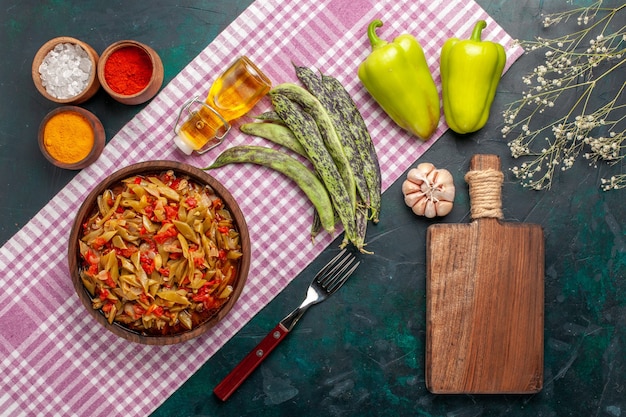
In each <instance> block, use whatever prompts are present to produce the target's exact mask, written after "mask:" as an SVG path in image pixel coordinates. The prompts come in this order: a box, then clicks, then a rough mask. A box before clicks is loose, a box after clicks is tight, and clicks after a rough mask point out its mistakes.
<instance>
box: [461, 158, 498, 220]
mask: <svg viewBox="0 0 626 417" xmlns="http://www.w3.org/2000/svg"><path fill="white" fill-rule="evenodd" d="M465 181H466V182H467V183H468V184H469V194H470V206H471V215H472V219H473V220H478V219H483V218H495V219H502V218H503V214H502V194H501V193H502V183H503V182H504V174H502V171H501V170H500V157H499V156H498V155H474V156H473V157H472V159H471V161H470V170H469V172H468V173H467V174H465Z"/></svg>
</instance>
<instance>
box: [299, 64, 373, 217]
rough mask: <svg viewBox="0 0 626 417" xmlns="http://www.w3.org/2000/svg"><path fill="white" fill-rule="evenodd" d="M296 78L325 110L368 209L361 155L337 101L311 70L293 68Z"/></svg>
mask: <svg viewBox="0 0 626 417" xmlns="http://www.w3.org/2000/svg"><path fill="white" fill-rule="evenodd" d="M295 70H296V76H297V77H298V79H299V80H300V82H301V83H302V84H303V85H304V86H305V87H306V88H307V90H309V92H310V93H311V94H313V96H315V97H316V98H317V99H318V100H319V101H320V103H322V105H323V106H324V108H325V109H326V111H327V113H328V116H329V117H330V120H331V121H332V123H333V126H334V128H335V132H336V133H337V136H338V138H339V141H340V142H341V145H342V147H343V150H344V152H345V154H346V158H347V159H348V162H349V163H350V166H351V168H352V172H353V174H354V181H355V185H356V190H357V192H358V193H359V196H360V198H361V200H362V201H363V202H364V203H365V205H366V206H368V207H369V203H370V195H369V191H368V184H367V181H366V179H365V174H364V166H363V160H362V158H361V155H360V154H359V152H360V151H359V149H357V147H358V146H359V145H358V144H357V143H356V141H355V136H354V134H353V132H352V130H351V128H350V126H349V125H348V122H347V120H346V119H345V118H344V117H343V116H342V114H341V111H340V109H339V107H338V104H339V103H338V99H337V98H336V97H333V93H332V92H331V91H329V90H328V89H327V88H325V87H324V85H323V83H322V79H321V77H319V76H318V75H317V74H315V72H313V70H311V69H310V68H307V67H299V66H295Z"/></svg>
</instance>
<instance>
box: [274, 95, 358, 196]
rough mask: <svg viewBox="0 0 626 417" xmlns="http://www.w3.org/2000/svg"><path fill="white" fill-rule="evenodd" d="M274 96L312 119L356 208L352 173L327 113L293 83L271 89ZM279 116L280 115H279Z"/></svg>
mask: <svg viewBox="0 0 626 417" xmlns="http://www.w3.org/2000/svg"><path fill="white" fill-rule="evenodd" d="M273 92H274V94H283V95H284V96H285V97H287V98H288V99H289V100H291V101H293V102H295V103H296V104H297V105H298V106H300V107H301V108H302V110H303V111H304V112H306V113H308V114H309V115H311V116H312V117H313V120H315V123H316V124H317V128H318V129H319V132H320V135H321V137H322V140H323V142H324V145H326V149H328V152H330V155H331V156H332V158H333V161H335V164H336V165H337V168H338V169H339V174H340V178H341V179H342V180H343V182H344V184H345V186H346V190H347V191H348V194H349V196H350V199H351V200H352V205H353V207H356V183H355V176H354V172H353V171H352V167H351V166H350V162H349V161H348V158H347V157H346V153H345V151H344V148H343V146H342V144H341V141H340V140H339V137H338V136H337V132H336V131H335V127H334V126H333V123H332V121H331V119H330V117H329V116H328V112H327V111H326V109H325V108H324V106H323V105H322V103H320V101H319V100H318V99H316V98H315V96H313V95H312V94H311V93H310V92H308V91H307V90H305V89H304V88H302V87H300V86H299V85H296V84H293V83H283V84H279V85H277V86H276V87H274V89H273ZM279 116H280V113H279Z"/></svg>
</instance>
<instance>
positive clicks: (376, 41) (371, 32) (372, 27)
mask: <svg viewBox="0 0 626 417" xmlns="http://www.w3.org/2000/svg"><path fill="white" fill-rule="evenodd" d="M382 25H383V22H381V21H380V20H379V19H376V20H373V21H372V23H370V24H369V26H368V27H367V37H368V38H369V39H370V44H372V49H376V48H379V47H381V46H383V45H386V44H387V41H385V40H382V39H380V38H379V37H378V35H377V34H376V29H377V28H379V27H381V26H382Z"/></svg>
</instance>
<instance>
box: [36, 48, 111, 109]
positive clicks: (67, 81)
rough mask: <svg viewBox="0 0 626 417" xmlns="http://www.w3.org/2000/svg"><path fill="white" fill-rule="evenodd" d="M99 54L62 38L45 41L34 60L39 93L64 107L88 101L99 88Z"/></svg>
mask: <svg viewBox="0 0 626 417" xmlns="http://www.w3.org/2000/svg"><path fill="white" fill-rule="evenodd" d="M98 59H99V57H98V54H97V53H96V51H95V50H94V49H93V48H92V47H91V46H89V45H88V44H86V43H85V42H83V41H80V40H78V39H75V38H72V37H69V36H61V37H58V38H54V39H51V40H49V41H48V42H46V43H45V44H44V45H43V46H42V47H41V48H39V51H37V54H35V58H34V59H33V67H32V75H33V81H34V83H35V86H36V87H37V90H39V92H40V93H41V94H42V95H43V96H44V97H46V98H47V99H49V100H51V101H54V102H55V103H61V104H79V103H83V102H85V101H87V100H89V99H90V98H91V97H93V95H94V94H96V92H97V91H98V89H99V88H100V81H99V80H98V76H97V73H96V72H97V67H98Z"/></svg>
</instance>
